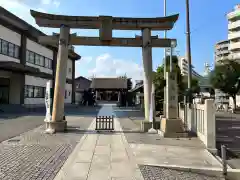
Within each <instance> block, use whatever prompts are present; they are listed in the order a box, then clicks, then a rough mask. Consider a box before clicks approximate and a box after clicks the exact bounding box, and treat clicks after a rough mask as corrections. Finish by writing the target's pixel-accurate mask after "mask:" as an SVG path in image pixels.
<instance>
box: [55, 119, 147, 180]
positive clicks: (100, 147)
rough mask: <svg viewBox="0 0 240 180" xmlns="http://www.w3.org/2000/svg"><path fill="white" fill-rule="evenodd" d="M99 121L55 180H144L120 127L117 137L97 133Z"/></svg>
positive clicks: (118, 126)
mask: <svg viewBox="0 0 240 180" xmlns="http://www.w3.org/2000/svg"><path fill="white" fill-rule="evenodd" d="M94 128H95V121H93V122H92V124H91V126H90V128H89V129H88V132H87V133H86V134H85V135H84V137H83V138H82V139H81V141H80V142H79V144H78V145H77V147H76V148H75V150H74V152H73V153H72V154H71V156H70V157H69V159H68V160H67V162H66V163H65V165H64V166H63V167H62V169H61V170H60V171H59V173H58V175H57V176H56V177H55V180H65V179H66V180H73V179H74V180H75V179H78V180H131V179H134V180H143V177H142V175H141V172H140V170H139V168H138V166H137V164H135V162H134V160H133V159H132V155H131V154H130V152H129V146H128V144H127V141H126V139H125V137H124V134H123V133H122V129H121V126H120V123H119V122H118V121H115V131H116V132H115V133H95V131H94Z"/></svg>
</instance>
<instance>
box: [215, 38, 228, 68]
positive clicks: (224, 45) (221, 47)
mask: <svg viewBox="0 0 240 180" xmlns="http://www.w3.org/2000/svg"><path fill="white" fill-rule="evenodd" d="M228 47H229V41H228V40H225V41H220V42H218V43H217V44H216V45H215V64H216V63H218V62H220V61H224V60H226V59H229V53H230V52H229V50H228Z"/></svg>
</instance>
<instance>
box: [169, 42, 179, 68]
mask: <svg viewBox="0 0 240 180" xmlns="http://www.w3.org/2000/svg"><path fill="white" fill-rule="evenodd" d="M175 47H177V40H175V39H172V40H171V47H170V72H172V70H173V69H172V68H173V64H172V56H173V49H174V48H175Z"/></svg>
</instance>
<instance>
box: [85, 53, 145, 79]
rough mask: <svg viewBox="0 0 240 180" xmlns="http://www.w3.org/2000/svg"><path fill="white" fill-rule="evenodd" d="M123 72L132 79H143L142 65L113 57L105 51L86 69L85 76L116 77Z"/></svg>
mask: <svg viewBox="0 0 240 180" xmlns="http://www.w3.org/2000/svg"><path fill="white" fill-rule="evenodd" d="M80 61H81V60H80ZM92 61H93V60H92ZM80 64H81V62H80ZM125 74H126V75H127V77H129V78H132V79H133V81H135V80H140V79H143V68H142V65H139V64H137V63H135V62H134V61H132V60H125V59H115V58H113V57H112V56H111V55H110V54H108V53H106V54H102V55H100V56H98V57H97V58H96V59H95V65H94V67H93V68H91V69H89V70H88V74H87V76H88V77H90V76H93V75H94V76H96V77H117V76H123V75H125Z"/></svg>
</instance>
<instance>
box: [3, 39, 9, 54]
mask: <svg viewBox="0 0 240 180" xmlns="http://www.w3.org/2000/svg"><path fill="white" fill-rule="evenodd" d="M2 54H4V55H7V54H8V43H7V41H4V40H2Z"/></svg>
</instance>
